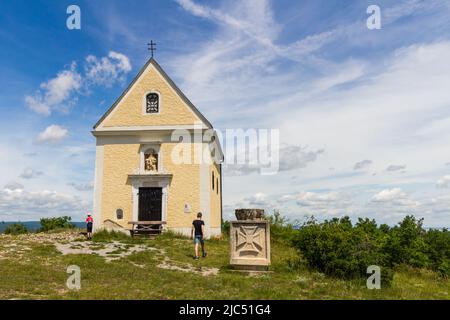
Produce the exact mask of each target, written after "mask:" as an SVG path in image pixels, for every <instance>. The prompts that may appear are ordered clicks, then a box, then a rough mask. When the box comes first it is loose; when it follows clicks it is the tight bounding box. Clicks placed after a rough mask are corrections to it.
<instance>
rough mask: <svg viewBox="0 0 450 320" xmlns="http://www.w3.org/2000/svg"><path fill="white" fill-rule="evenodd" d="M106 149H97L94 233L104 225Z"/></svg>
mask: <svg viewBox="0 0 450 320" xmlns="http://www.w3.org/2000/svg"><path fill="white" fill-rule="evenodd" d="M104 154H105V149H104V146H103V145H97V146H96V148H95V180H94V205H93V213H92V218H93V219H94V231H95V230H97V229H98V228H99V227H101V226H102V225H103V221H102V192H103V161H104Z"/></svg>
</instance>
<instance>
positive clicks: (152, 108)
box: [145, 92, 159, 113]
mask: <svg viewBox="0 0 450 320" xmlns="http://www.w3.org/2000/svg"><path fill="white" fill-rule="evenodd" d="M145 112H146V113H159V94H157V93H154V92H151V93H149V94H147V96H146V97H145Z"/></svg>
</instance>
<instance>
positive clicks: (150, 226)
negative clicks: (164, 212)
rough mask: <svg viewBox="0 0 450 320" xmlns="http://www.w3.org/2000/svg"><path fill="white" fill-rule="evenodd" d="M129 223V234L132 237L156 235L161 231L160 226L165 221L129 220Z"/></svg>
mask: <svg viewBox="0 0 450 320" xmlns="http://www.w3.org/2000/svg"><path fill="white" fill-rule="evenodd" d="M128 224H131V225H132V227H131V230H130V235H131V237H133V238H134V236H136V235H148V236H154V235H158V234H160V233H161V231H162V227H163V225H164V224H166V221H129V222H128Z"/></svg>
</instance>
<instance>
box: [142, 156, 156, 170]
mask: <svg viewBox="0 0 450 320" xmlns="http://www.w3.org/2000/svg"><path fill="white" fill-rule="evenodd" d="M145 171H158V155H157V154H156V153H154V152H152V153H149V154H146V155H145Z"/></svg>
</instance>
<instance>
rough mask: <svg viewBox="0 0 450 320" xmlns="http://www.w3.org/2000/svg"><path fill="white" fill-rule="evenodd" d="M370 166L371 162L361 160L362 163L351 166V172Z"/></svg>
mask: <svg viewBox="0 0 450 320" xmlns="http://www.w3.org/2000/svg"><path fill="white" fill-rule="evenodd" d="M371 164H372V160H362V161H359V162H357V163H355V165H354V166H353V170H360V169H365V168H367V167H368V166H370V165H371Z"/></svg>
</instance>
